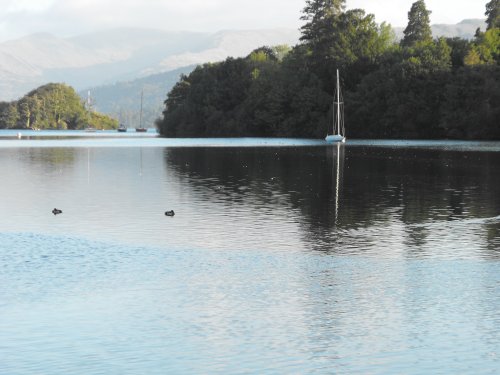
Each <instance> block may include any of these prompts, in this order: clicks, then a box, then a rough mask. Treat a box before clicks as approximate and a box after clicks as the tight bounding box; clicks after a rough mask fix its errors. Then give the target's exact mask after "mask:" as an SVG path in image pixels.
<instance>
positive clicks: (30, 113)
mask: <svg viewBox="0 0 500 375" xmlns="http://www.w3.org/2000/svg"><path fill="white" fill-rule="evenodd" d="M117 126H118V122H117V121H116V120H114V119H112V118H110V117H109V116H106V115H103V114H101V113H99V112H96V111H95V110H94V108H93V107H92V105H91V103H88V105H87V106H85V104H84V102H83V101H82V100H81V98H80V97H79V96H78V95H77V93H76V92H75V90H74V89H73V88H72V87H70V86H67V85H64V84H60V83H49V84H47V85H43V86H41V87H38V88H37V89H35V90H32V91H30V92H29V93H27V94H26V95H24V96H23V97H22V98H21V99H19V100H16V101H12V102H0V128H1V129H28V128H32V129H84V128H87V127H93V128H96V129H114V128H116V127H117Z"/></svg>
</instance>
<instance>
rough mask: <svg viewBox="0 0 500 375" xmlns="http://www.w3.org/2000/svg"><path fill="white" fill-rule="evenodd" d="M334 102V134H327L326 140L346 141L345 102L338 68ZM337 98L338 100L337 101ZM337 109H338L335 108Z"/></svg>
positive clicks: (334, 141) (333, 141) (330, 141)
mask: <svg viewBox="0 0 500 375" xmlns="http://www.w3.org/2000/svg"><path fill="white" fill-rule="evenodd" d="M335 91H336V92H335V94H336V95H334V102H333V105H334V107H333V111H332V112H333V129H332V130H333V134H327V135H326V137H325V141H327V142H328V143H337V142H345V139H346V138H345V129H344V116H343V114H344V102H343V101H342V95H341V93H340V78H339V70H338V69H337V89H336V90H335ZM335 100H336V101H335ZM335 109H336V110H335Z"/></svg>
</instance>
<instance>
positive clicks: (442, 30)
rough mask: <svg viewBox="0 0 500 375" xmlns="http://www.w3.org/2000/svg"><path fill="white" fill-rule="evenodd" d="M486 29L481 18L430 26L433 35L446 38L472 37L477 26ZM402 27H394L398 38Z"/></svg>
mask: <svg viewBox="0 0 500 375" xmlns="http://www.w3.org/2000/svg"><path fill="white" fill-rule="evenodd" d="M478 27H479V28H481V30H483V31H485V30H486V22H485V20H482V19H468V20H463V21H462V22H459V23H457V24H456V25H447V24H435V25H432V26H431V29H432V35H434V37H440V36H444V37H446V38H453V37H460V38H463V39H472V38H474V34H475V33H476V30H477V28H478ZM404 29H405V28H404V27H395V28H394V31H395V33H396V36H397V38H398V39H401V38H402V37H403V31H404Z"/></svg>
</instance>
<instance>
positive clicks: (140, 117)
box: [139, 90, 144, 129]
mask: <svg viewBox="0 0 500 375" xmlns="http://www.w3.org/2000/svg"><path fill="white" fill-rule="evenodd" d="M143 96H144V90H142V91H141V112H140V114H139V128H141V129H142V98H143Z"/></svg>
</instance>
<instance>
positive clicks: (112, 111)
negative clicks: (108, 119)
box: [80, 65, 195, 127]
mask: <svg viewBox="0 0 500 375" xmlns="http://www.w3.org/2000/svg"><path fill="white" fill-rule="evenodd" d="M194 68H195V65H191V66H188V67H183V68H179V69H175V70H172V71H169V72H165V73H157V74H152V75H149V76H147V77H144V78H139V79H136V80H132V81H124V82H118V83H115V84H113V85H104V86H98V87H95V88H93V89H92V90H91V96H92V98H93V101H94V103H95V108H96V110H98V111H100V112H103V113H106V114H108V115H110V116H112V117H113V118H116V119H118V120H119V122H120V123H123V124H124V125H126V126H127V127H136V126H138V125H139V114H140V105H141V92H144V96H143V113H142V125H143V126H145V127H153V126H154V121H155V120H156V119H157V118H158V117H160V116H161V113H162V111H163V108H164V105H163V102H164V101H165V99H166V97H167V92H168V91H170V89H171V88H172V87H173V86H174V85H175V83H176V82H177V81H178V80H179V77H180V75H181V74H183V73H184V74H189V73H190V72H191V71H192V70H193V69H194ZM80 96H81V97H82V98H85V97H86V96H87V90H83V91H81V92H80Z"/></svg>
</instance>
